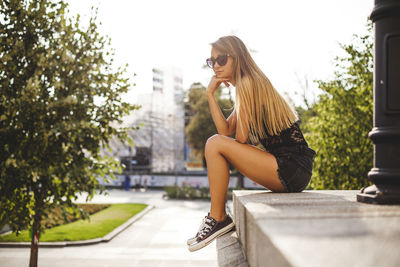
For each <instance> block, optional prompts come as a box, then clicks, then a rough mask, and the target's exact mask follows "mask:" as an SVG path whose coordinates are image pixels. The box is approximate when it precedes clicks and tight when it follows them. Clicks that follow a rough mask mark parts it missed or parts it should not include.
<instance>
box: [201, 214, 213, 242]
mask: <svg viewBox="0 0 400 267" xmlns="http://www.w3.org/2000/svg"><path fill="white" fill-rule="evenodd" d="M215 224H216V221H215V220H214V219H213V218H211V217H208V216H206V217H205V218H204V224H203V227H202V229H200V231H199V237H200V238H204V237H205V236H206V235H207V234H208V233H209V232H210V231H211V230H212V229H213V227H214V225H215Z"/></svg>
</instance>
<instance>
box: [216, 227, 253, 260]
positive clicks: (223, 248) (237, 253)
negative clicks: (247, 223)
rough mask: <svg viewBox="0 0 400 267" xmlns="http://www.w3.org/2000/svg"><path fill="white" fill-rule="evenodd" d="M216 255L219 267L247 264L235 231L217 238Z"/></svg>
mask: <svg viewBox="0 0 400 267" xmlns="http://www.w3.org/2000/svg"><path fill="white" fill-rule="evenodd" d="M217 256H218V266H220V267H231V266H237V267H248V266H249V265H248V263H247V261H246V259H245V257H244V254H243V250H242V246H241V245H240V243H239V240H238V238H237V235H236V232H235V231H231V232H229V233H227V234H225V235H223V236H220V237H218V238H217Z"/></svg>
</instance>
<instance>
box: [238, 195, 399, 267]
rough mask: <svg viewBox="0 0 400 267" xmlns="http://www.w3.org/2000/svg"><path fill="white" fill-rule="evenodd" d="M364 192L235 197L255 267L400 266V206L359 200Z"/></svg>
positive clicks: (246, 247)
mask: <svg viewBox="0 0 400 267" xmlns="http://www.w3.org/2000/svg"><path fill="white" fill-rule="evenodd" d="M358 192H359V191H358V190H354V191H353V190H351V191H350V190H349V191H341V190H338V191H325V190H324V191H322V190H321V191H305V192H303V193H290V194H287V193H286V194H279V193H272V192H270V191H265V190H257V191H255V190H246V191H234V192H233V206H234V220H235V224H236V231H237V233H238V236H239V240H240V243H241V244H242V246H243V251H244V254H245V256H246V259H247V261H248V263H249V265H250V266H299V267H300V266H307V267H309V266H316V267H317V266H318V267H320V266H328V267H329V266H335V267H336V266H341V267H345V266H352V267H353V266H393V267H394V266H399V263H400V254H399V253H398V251H399V247H400V206H399V205H397V206H393V205H370V204H364V203H359V202H357V201H356V194H357V193H358Z"/></svg>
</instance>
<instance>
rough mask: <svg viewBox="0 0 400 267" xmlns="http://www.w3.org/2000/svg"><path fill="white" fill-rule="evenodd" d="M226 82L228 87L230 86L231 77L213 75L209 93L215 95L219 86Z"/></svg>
mask: <svg viewBox="0 0 400 267" xmlns="http://www.w3.org/2000/svg"><path fill="white" fill-rule="evenodd" d="M221 83H224V84H225V85H226V87H229V78H218V77H217V75H214V76H212V78H211V81H210V83H209V84H208V88H207V95H212V96H213V95H214V93H215V91H216V90H217V89H218V87H219V86H220V85H221Z"/></svg>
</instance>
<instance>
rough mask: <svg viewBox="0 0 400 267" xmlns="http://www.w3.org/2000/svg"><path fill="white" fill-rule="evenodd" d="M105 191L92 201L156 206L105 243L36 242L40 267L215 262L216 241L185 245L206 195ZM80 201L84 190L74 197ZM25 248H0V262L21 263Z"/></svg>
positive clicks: (23, 264)
mask: <svg viewBox="0 0 400 267" xmlns="http://www.w3.org/2000/svg"><path fill="white" fill-rule="evenodd" d="M109 192H110V195H109V196H95V198H94V199H93V201H92V203H129V202H135V203H146V204H151V205H154V206H155V208H154V209H152V210H151V211H149V212H148V213H147V214H145V215H144V216H143V217H142V218H141V219H140V220H138V221H137V222H135V223H133V224H132V225H131V226H130V227H129V228H127V229H126V230H125V231H123V232H122V233H120V234H119V235H118V236H116V237H115V238H114V239H112V240H111V241H110V242H108V243H100V244H96V245H89V246H79V247H64V248H40V249H39V266H40V267H50V266H51V267H64V266H65V267H67V266H68V267H80V266H82V267H83V266H84V267H92V266H93V267H95V266H96V267H100V266H104V267H106V266H110V267H119V266H121V267H122V266H123V267H127V266H171V267H172V266H174V267H175V266H207V267H208V266H217V253H216V245H215V244H216V243H215V242H213V243H212V244H210V245H209V246H207V247H205V248H204V249H201V250H199V251H196V252H189V251H188V249H187V245H186V239H187V238H189V237H191V236H192V235H194V234H195V232H196V230H197V228H198V226H199V224H200V223H201V220H202V218H203V217H204V216H205V215H206V214H207V212H208V210H209V205H210V204H209V202H208V201H184V200H181V201H179V200H164V199H163V198H162V195H163V194H164V192H163V191H147V192H135V191H130V192H126V191H121V190H110V191H109ZM84 201H85V197H84V196H82V197H81V198H79V200H78V202H84ZM29 253H30V250H29V248H0V266H1V267H3V266H4V267H6V266H7V267H9V266H13V267H19V266H21V267H26V266H28V265H29V264H28V263H29Z"/></svg>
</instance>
